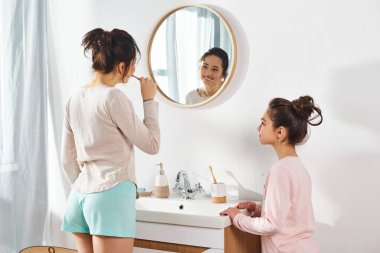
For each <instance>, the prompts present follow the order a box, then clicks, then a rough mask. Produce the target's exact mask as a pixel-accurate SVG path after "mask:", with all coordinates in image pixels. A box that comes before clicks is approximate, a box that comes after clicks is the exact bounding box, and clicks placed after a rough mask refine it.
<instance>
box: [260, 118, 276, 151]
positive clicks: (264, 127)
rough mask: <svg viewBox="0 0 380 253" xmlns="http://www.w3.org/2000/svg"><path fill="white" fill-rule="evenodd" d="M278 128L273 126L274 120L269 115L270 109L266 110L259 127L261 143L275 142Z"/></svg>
mask: <svg viewBox="0 0 380 253" xmlns="http://www.w3.org/2000/svg"><path fill="white" fill-rule="evenodd" d="M275 130H276V129H275V128H274V127H273V122H272V120H271V119H270V117H269V115H268V111H266V112H265V114H264V115H263V117H262V118H261V123H260V125H259V126H258V127H257V131H258V132H259V139H260V143H261V144H274V142H275V140H276V131H275Z"/></svg>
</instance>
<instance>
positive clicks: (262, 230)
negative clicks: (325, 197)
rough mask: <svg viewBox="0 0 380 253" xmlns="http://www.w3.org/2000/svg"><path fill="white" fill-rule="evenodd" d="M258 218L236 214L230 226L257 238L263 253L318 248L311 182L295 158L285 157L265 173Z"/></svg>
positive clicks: (310, 251) (309, 252)
mask: <svg viewBox="0 0 380 253" xmlns="http://www.w3.org/2000/svg"><path fill="white" fill-rule="evenodd" d="M260 209H261V217H250V216H247V215H244V214H243V213H239V214H238V215H236V216H235V218H234V220H233V224H234V225H235V226H236V227H237V228H239V229H241V230H243V231H246V232H249V233H252V234H257V235H261V244H262V252H263V253H280V252H281V253H314V252H318V251H319V247H318V246H317V244H316V243H315V241H314V240H313V239H312V234H313V232H314V227H315V220H314V213H313V206H312V202H311V179H310V176H309V174H308V172H307V170H306V168H305V166H304V164H303V163H302V161H301V160H300V158H298V157H290V156H288V157H285V158H282V159H280V160H279V161H277V163H275V164H274V165H273V166H272V167H271V169H270V170H269V173H268V176H267V180H266V183H265V185H264V200H263V203H262V205H260V204H258V205H257V208H256V210H255V212H256V213H257V212H259V211H260Z"/></svg>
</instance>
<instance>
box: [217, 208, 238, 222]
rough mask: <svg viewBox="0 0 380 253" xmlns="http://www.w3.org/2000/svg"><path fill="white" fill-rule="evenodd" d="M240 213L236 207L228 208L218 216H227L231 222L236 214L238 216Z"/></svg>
mask: <svg viewBox="0 0 380 253" xmlns="http://www.w3.org/2000/svg"><path fill="white" fill-rule="evenodd" d="M239 213H240V211H239V209H238V208H236V207H229V208H228V209H226V210H224V211H223V212H221V213H219V215H228V216H229V217H230V218H231V220H233V219H234V218H235V216H236V215H237V214H239Z"/></svg>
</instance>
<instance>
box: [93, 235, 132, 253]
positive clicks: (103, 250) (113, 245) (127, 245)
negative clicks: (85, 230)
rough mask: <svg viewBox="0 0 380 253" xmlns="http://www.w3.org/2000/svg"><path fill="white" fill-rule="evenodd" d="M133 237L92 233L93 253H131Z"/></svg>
mask: <svg viewBox="0 0 380 253" xmlns="http://www.w3.org/2000/svg"><path fill="white" fill-rule="evenodd" d="M134 240H135V239H134V238H127V237H112V236H101V235H94V236H93V238H92V242H93V247H94V253H109V252H112V253H132V250H133V243H134Z"/></svg>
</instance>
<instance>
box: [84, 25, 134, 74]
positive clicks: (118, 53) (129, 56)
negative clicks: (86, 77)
mask: <svg viewBox="0 0 380 253" xmlns="http://www.w3.org/2000/svg"><path fill="white" fill-rule="evenodd" d="M82 46H83V47H84V55H86V53H87V52H88V51H91V54H92V68H93V69H94V70H95V71H99V72H101V73H103V74H107V73H110V72H111V71H112V70H113V68H114V66H115V65H116V64H118V63H120V62H125V63H126V65H127V71H128V67H129V65H130V64H131V62H132V60H134V59H136V55H137V54H139V55H140V50H139V48H138V46H137V44H136V41H135V40H134V39H133V37H132V36H131V35H130V34H129V33H127V32H126V31H123V30H119V29H113V30H112V31H110V32H108V31H104V30H103V29H101V28H95V29H93V30H91V31H89V32H88V33H86V34H85V35H84V36H83V40H82ZM86 56H87V55H86Z"/></svg>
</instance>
